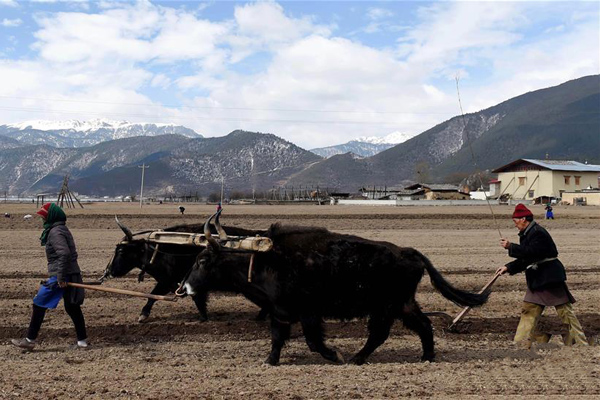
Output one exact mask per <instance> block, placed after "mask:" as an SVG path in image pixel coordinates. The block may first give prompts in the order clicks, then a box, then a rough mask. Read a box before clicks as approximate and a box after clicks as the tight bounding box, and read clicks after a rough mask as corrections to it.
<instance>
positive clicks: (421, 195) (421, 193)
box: [362, 183, 470, 200]
mask: <svg viewBox="0 0 600 400" xmlns="http://www.w3.org/2000/svg"><path fill="white" fill-rule="evenodd" d="M362 190H364V189H362ZM365 193H366V195H365ZM363 196H365V197H368V198H369V199H374V200H375V199H376V200H468V199H469V198H470V197H469V194H468V193H465V192H463V191H461V190H460V189H459V187H458V186H454V185H447V184H429V183H415V184H414V185H410V186H407V187H405V188H403V189H401V188H392V187H390V188H386V190H385V191H370V190H365V191H363Z"/></svg>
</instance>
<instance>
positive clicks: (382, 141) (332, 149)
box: [310, 131, 413, 158]
mask: <svg viewBox="0 0 600 400" xmlns="http://www.w3.org/2000/svg"><path fill="white" fill-rule="evenodd" d="M412 136H413V135H410V134H408V133H405V132H398V131H396V132H392V133H390V134H389V135H387V136H383V137H380V136H363V137H359V138H358V139H355V140H351V141H349V142H347V143H344V144H338V145H335V146H329V147H321V148H317V149H311V150H310V151H312V152H313V153H315V154H317V155H320V156H321V157H325V158H329V157H331V156H335V155H336V154H345V153H353V154H356V155H358V156H360V157H371V156H374V155H375V154H377V153H380V152H382V151H384V150H387V149H389V148H390V147H394V146H396V145H397V144H400V143H403V142H406V141H407V140H408V139H410V138H411V137H412Z"/></svg>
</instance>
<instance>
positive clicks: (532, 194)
mask: <svg viewBox="0 0 600 400" xmlns="http://www.w3.org/2000/svg"><path fill="white" fill-rule="evenodd" d="M534 192H535V190H530V191H529V192H528V195H529V198H530V199H533V196H534V194H535V193H534Z"/></svg>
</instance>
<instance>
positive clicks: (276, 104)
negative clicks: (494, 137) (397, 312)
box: [0, 0, 600, 149]
mask: <svg viewBox="0 0 600 400" xmlns="http://www.w3.org/2000/svg"><path fill="white" fill-rule="evenodd" d="M599 59H600V2H597V1H592V2H586V1H579V2H555V1H553V2H540V1H529V2H518V1H517V2H505V1H501V2H487V1H486V2H473V1H464V2H450V1H444V2H428V1H413V2H406V1H387V2H374V1H346V2H343V1H282V2H275V1H260V2H233V1H209V2H201V1H132V2H128V1H110V0H107V1H86V0H78V1H75V0H73V1H56V0H29V1H19V0H0V125H1V124H9V123H18V122H22V121H29V120H52V121H55V120H69V119H78V120H89V119H96V118H106V119H111V120H127V121H131V122H154V123H174V124H178V125H184V126H186V127H189V128H192V129H194V130H195V131H196V132H198V133H200V134H202V135H204V136H206V137H214V136H223V135H226V134H228V133H229V132H231V131H233V130H235V129H244V130H248V131H256V132H263V133H273V134H275V135H277V136H280V137H282V138H284V139H286V140H288V141H290V142H293V143H295V144H297V145H299V146H301V147H303V148H306V149H311V148H316V147H323V146H329V145H334V144H340V143H345V142H348V141H350V140H352V139H355V138H358V137H361V136H385V135H388V134H390V133H392V132H403V133H408V134H410V135H417V134H419V133H421V132H423V131H425V130H427V129H429V128H431V127H433V126H435V125H436V124H438V123H441V122H443V121H445V120H448V119H450V118H452V117H453V116H456V115H459V114H460V107H459V96H458V94H457V79H458V88H459V90H460V100H461V102H462V106H463V109H464V111H465V112H475V111H479V110H482V109H485V108H488V107H491V106H493V105H496V104H498V103H500V102H502V101H504V100H508V99H510V98H512V97H515V96H518V95H520V94H523V93H526V92H528V91H532V90H537V89H542V88H545V87H549V86H555V85H558V84H561V83H563V82H566V81H568V80H571V79H576V78H580V77H582V76H586V75H593V74H599V73H600V66H599V63H600V61H599Z"/></svg>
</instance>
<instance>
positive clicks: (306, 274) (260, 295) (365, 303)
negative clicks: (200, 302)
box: [184, 219, 488, 365]
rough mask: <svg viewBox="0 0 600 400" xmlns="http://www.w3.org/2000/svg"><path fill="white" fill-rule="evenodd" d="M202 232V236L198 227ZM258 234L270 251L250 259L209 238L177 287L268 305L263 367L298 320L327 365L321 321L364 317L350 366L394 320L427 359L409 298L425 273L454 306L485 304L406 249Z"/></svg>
mask: <svg viewBox="0 0 600 400" xmlns="http://www.w3.org/2000/svg"><path fill="white" fill-rule="evenodd" d="M209 221H210V219H209ZM209 221H207V224H206V227H208V223H209ZM205 235H207V236H210V232H207V231H206V230H205ZM265 236H266V237H268V238H270V239H271V240H272V241H273V249H272V250H271V251H269V252H265V253H255V254H249V253H243V252H232V251H229V250H227V249H225V248H222V247H221V246H220V245H219V243H218V242H217V240H216V239H214V238H212V237H211V239H210V242H211V243H212V244H211V246H209V247H208V248H207V249H206V250H204V251H203V252H202V253H200V255H199V256H198V259H197V261H196V264H195V265H194V268H193V269H192V272H191V273H190V275H189V276H188V277H187V279H186V281H185V282H184V287H185V289H186V291H187V293H189V294H195V295H200V296H204V293H206V292H208V291H211V290H215V289H217V290H218V289H220V288H221V287H223V286H227V287H229V288H231V287H234V288H235V290H236V291H238V292H240V293H242V294H244V295H245V296H246V297H247V298H248V299H249V300H251V301H253V302H255V303H256V304H258V305H260V306H261V307H269V309H270V312H271V340H272V348H271V352H270V354H269V356H268V358H267V360H266V362H267V363H268V364H271V365H276V364H277V363H278V362H279V358H280V353H281V349H282V347H283V345H284V343H285V341H286V340H287V339H288V338H289V336H290V327H291V324H293V323H296V322H300V323H301V326H302V329H303V332H304V336H305V339H306V342H307V344H308V346H309V348H310V349H311V350H312V351H315V352H318V353H320V354H321V355H322V356H323V357H324V358H325V359H327V360H330V361H332V362H337V363H341V362H343V358H342V356H341V354H339V352H337V351H335V350H333V349H331V348H329V347H327V345H326V344H325V343H324V337H323V319H324V318H333V319H341V320H348V319H352V318H357V317H369V322H368V329H369V336H368V339H367V342H366V344H365V345H364V347H363V348H362V349H361V350H360V351H359V352H358V353H357V354H355V355H354V356H353V357H352V358H351V360H350V362H352V363H354V364H363V363H364V362H365V361H366V359H367V357H368V356H369V355H370V354H371V353H373V351H374V350H375V349H377V347H379V346H380V345H381V344H382V343H384V342H385V340H386V339H387V337H388V336H389V332H390V329H391V327H392V324H393V323H394V321H395V320H396V319H401V320H402V321H403V323H404V325H405V326H406V327H407V328H409V329H411V330H413V331H415V332H416V333H417V334H418V335H419V337H420V338H421V343H422V346H423V356H422V360H424V361H426V360H433V359H434V356H435V353H434V343H433V330H432V327H431V322H430V321H429V319H428V318H427V316H426V315H424V314H423V312H422V311H421V309H420V308H419V305H418V304H417V302H416V300H415V292H416V290H417V285H418V284H419V281H420V280H421V278H422V276H423V274H424V272H425V271H427V273H428V274H429V277H430V279H431V282H432V284H433V286H434V287H435V288H436V289H437V290H439V291H440V292H441V294H442V295H443V296H444V297H446V298H447V299H449V300H451V301H453V302H454V303H456V304H458V305H461V306H471V307H474V306H479V305H482V304H484V303H485V302H486V301H487V297H488V293H484V294H475V293H469V292H465V291H462V290H459V289H456V288H454V287H453V286H452V285H450V284H449V283H448V282H447V281H446V280H445V279H444V278H443V277H442V275H441V274H440V273H439V272H438V271H437V270H436V269H435V268H434V266H433V265H432V264H431V262H430V261H429V260H428V259H427V257H425V256H424V255H423V254H421V253H420V252H419V251H417V250H415V249H413V248H402V247H398V246H396V245H394V244H392V243H388V242H379V241H373V240H368V239H364V238H361V237H357V236H352V235H344V234H339V233H332V232H329V231H328V230H326V229H323V228H306V227H284V226H281V225H279V224H275V225H272V226H271V228H270V229H269V230H268V231H267V232H266V234H265ZM251 257H253V259H252V265H253V266H252V271H251V281H250V282H249V279H248V272H249V265H250V263H251ZM267 304H270V306H268V305H267Z"/></svg>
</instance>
